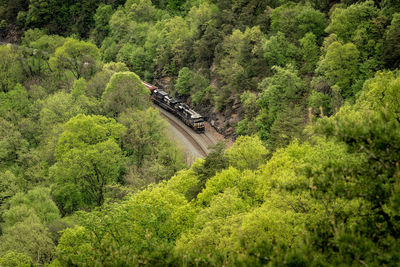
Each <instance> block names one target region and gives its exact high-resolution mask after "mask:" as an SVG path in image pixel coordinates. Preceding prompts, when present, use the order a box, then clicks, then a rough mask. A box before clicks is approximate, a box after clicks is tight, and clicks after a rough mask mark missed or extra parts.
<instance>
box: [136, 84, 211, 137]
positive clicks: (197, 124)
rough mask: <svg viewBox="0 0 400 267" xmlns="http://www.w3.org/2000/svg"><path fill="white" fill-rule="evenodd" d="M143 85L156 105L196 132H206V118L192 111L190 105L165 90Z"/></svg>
mask: <svg viewBox="0 0 400 267" xmlns="http://www.w3.org/2000/svg"><path fill="white" fill-rule="evenodd" d="M143 85H144V86H145V87H146V88H147V89H149V91H150V93H151V100H152V101H153V102H154V103H155V104H157V105H159V106H160V107H162V108H163V109H165V110H167V111H169V112H171V113H172V114H174V115H175V116H177V117H178V118H179V119H180V120H181V121H183V122H184V123H185V124H186V125H187V126H189V127H191V128H193V129H194V130H195V131H196V132H198V133H202V132H204V118H203V117H202V116H201V115H200V114H198V113H197V112H196V111H194V110H192V109H191V108H190V107H189V106H188V105H186V104H184V103H182V102H180V101H179V100H177V99H176V98H174V97H171V96H170V95H168V93H167V92H165V91H164V90H161V89H158V88H157V87H156V86H154V85H151V84H149V83H146V82H143Z"/></svg>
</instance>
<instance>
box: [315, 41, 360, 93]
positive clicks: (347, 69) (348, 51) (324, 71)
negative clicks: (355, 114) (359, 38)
mask: <svg viewBox="0 0 400 267" xmlns="http://www.w3.org/2000/svg"><path fill="white" fill-rule="evenodd" d="M359 66H360V53H359V51H358V50H357V47H356V46H355V45H354V44H352V43H347V44H342V43H340V42H333V43H331V44H330V45H329V47H328V50H327V52H326V55H325V57H324V58H323V59H322V60H321V61H320V62H319V63H318V68H317V69H316V72H317V73H319V74H321V75H323V76H324V77H325V78H326V79H327V81H328V84H329V85H330V86H333V85H337V86H339V88H340V89H341V94H342V96H343V97H344V98H348V97H352V96H354V95H355V94H356V93H357V92H355V91H354V90H353V88H352V86H353V85H354V84H355V82H356V80H357V78H358V76H359V74H360V71H359Z"/></svg>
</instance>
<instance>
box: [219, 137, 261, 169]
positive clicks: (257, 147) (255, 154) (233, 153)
mask: <svg viewBox="0 0 400 267" xmlns="http://www.w3.org/2000/svg"><path fill="white" fill-rule="evenodd" d="M267 154H268V150H267V149H266V148H265V147H264V146H263V144H262V142H261V140H260V139H259V138H258V136H253V137H251V136H239V137H238V138H237V139H236V142H235V143H234V144H233V146H232V147H231V148H229V149H227V150H226V151H225V155H226V157H227V158H228V160H229V164H231V165H232V166H234V167H236V168H238V169H241V170H245V169H250V170H256V169H257V167H258V166H260V165H261V164H262V163H264V162H265V160H266V156H267Z"/></svg>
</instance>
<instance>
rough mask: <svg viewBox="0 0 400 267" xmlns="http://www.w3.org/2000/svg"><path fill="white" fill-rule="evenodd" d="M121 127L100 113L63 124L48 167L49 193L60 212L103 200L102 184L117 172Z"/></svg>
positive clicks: (99, 202)
mask: <svg viewBox="0 0 400 267" xmlns="http://www.w3.org/2000/svg"><path fill="white" fill-rule="evenodd" d="M124 130H125V127H124V126H122V125H121V124H118V123H116V122H115V120H113V119H108V118H105V117H102V116H85V115H78V116H76V117H74V118H72V119H71V120H70V121H68V122H67V123H66V124H65V131H64V132H63V133H62V134H61V136H60V138H59V140H58V144H57V148H56V158H57V163H56V164H55V165H54V166H53V167H52V179H53V181H54V184H53V186H52V195H53V196H54V198H55V200H56V202H57V203H58V205H59V207H60V208H61V211H62V212H63V213H70V212H72V211H74V210H76V209H79V208H82V207H87V206H93V205H98V206H100V205H101V204H103V202H104V188H105V186H106V185H108V184H110V183H112V182H117V180H118V179H119V178H120V176H121V172H122V164H123V155H122V151H121V149H120V147H119V145H118V142H119V138H120V135H121V134H122V132H123V131H124Z"/></svg>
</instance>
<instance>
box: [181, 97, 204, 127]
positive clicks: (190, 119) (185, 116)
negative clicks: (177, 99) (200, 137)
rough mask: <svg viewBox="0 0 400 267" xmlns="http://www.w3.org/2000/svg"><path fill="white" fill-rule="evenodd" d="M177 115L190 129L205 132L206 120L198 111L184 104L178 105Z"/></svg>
mask: <svg viewBox="0 0 400 267" xmlns="http://www.w3.org/2000/svg"><path fill="white" fill-rule="evenodd" d="M176 114H177V115H178V117H179V118H180V119H181V120H182V121H183V122H184V123H185V124H186V125H187V126H189V127H191V128H193V129H194V130H195V131H196V132H199V133H201V132H204V130H205V128H204V118H203V116H201V115H200V114H198V113H197V112H196V111H194V110H192V109H190V108H189V106H188V105H186V104H184V103H179V104H177V105H176Z"/></svg>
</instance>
